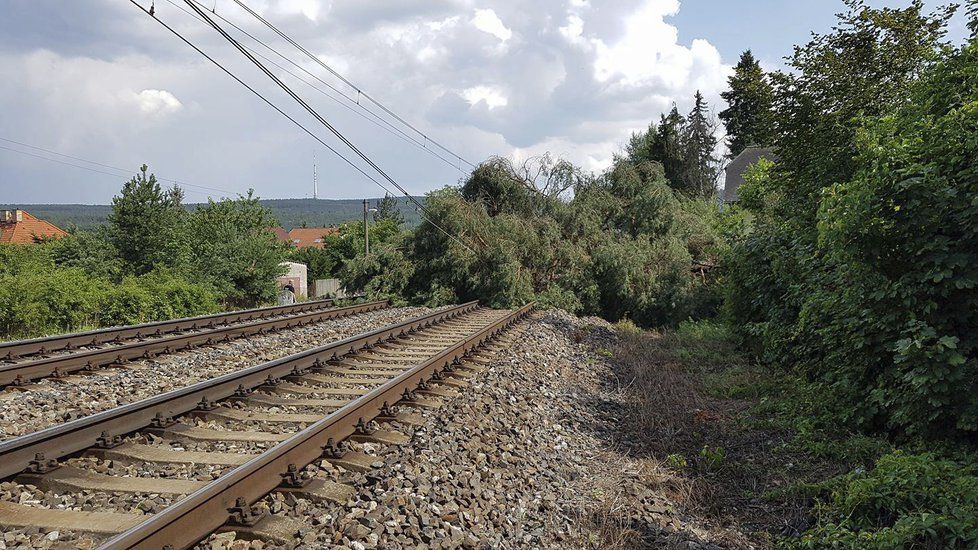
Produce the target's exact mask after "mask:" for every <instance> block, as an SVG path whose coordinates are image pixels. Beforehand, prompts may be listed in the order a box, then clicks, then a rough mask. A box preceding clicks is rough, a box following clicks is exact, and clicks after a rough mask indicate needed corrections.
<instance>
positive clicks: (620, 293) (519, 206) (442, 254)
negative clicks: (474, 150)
mask: <svg viewBox="0 0 978 550" xmlns="http://www.w3.org/2000/svg"><path fill="white" fill-rule="evenodd" d="M700 108H705V107H703V106H700ZM710 155H712V151H711V152H710ZM710 159H712V156H711V157H710ZM708 160H709V159H708ZM714 175H715V174H714ZM711 177H712V176H711ZM709 188H710V190H711V193H712V192H713V191H715V181H713V182H712V183H710V187H709ZM688 191H689V193H688V194H687V193H685V192H683V191H682V190H677V189H673V187H672V186H671V185H670V181H669V180H668V179H667V178H666V176H665V172H664V170H663V168H662V164H661V163H659V162H656V161H654V160H653V159H651V158H647V157H645V156H636V155H626V156H623V157H621V158H619V159H618V160H617V161H616V162H615V164H614V166H613V167H612V168H611V169H609V170H608V171H606V172H605V173H603V174H600V175H597V176H595V175H592V174H586V173H584V172H582V171H581V170H579V169H577V168H576V167H574V166H572V165H570V164H568V163H566V162H562V161H555V160H552V159H550V158H546V157H545V158H543V159H537V160H536V161H535V162H533V163H528V164H526V165H524V166H520V167H517V166H514V165H513V164H512V163H510V162H509V161H507V160H505V159H494V160H491V161H489V162H486V163H483V164H482V165H481V166H479V167H478V168H477V169H476V170H475V171H474V172H473V174H472V176H471V177H470V178H468V179H467V180H466V181H465V182H464V184H463V185H462V186H461V188H459V189H455V188H446V189H442V190H439V191H436V192H432V193H430V194H429V195H428V196H427V198H426V207H427V210H428V213H429V216H430V219H431V222H433V223H425V224H422V225H421V226H420V227H418V228H417V229H416V230H415V231H414V232H412V233H410V234H408V235H405V236H404V238H403V239H400V240H395V241H390V242H388V243H385V244H383V245H381V246H379V247H375V249H374V250H375V252H376V253H375V254H373V255H372V256H371V257H369V258H364V257H362V256H358V257H356V258H353V259H350V260H348V261H347V262H346V263H345V264H344V268H343V270H342V271H341V274H342V276H343V277H344V280H345V281H346V282H347V284H348V285H349V286H350V287H352V288H366V289H367V290H368V291H371V292H373V293H375V294H379V295H383V296H388V297H390V296H393V297H395V298H399V299H407V300H412V301H417V302H423V303H427V304H431V305H438V304H443V303H450V302H459V301H468V300H475V299H478V300H482V301H483V302H485V303H487V304H489V305H491V306H496V307H512V306H516V305H519V304H523V303H526V302H528V301H534V300H535V301H537V302H539V303H541V304H542V305H543V306H546V307H560V308H563V309H566V310H568V311H573V312H576V313H582V314H597V315H601V316H604V317H606V318H608V319H611V320H618V319H623V318H629V319H632V320H634V321H635V322H637V323H640V324H642V325H644V326H652V325H670V324H676V323H678V322H680V321H682V320H684V319H687V318H691V317H692V318H698V317H703V316H707V315H711V314H713V313H715V311H716V309H717V307H718V305H719V302H720V293H719V290H718V287H717V281H716V278H715V277H714V276H713V275H712V274H711V273H710V272H709V269H710V268H711V267H712V266H714V265H716V263H717V261H718V258H719V257H720V255H721V254H722V253H723V250H725V248H726V247H727V246H728V244H727V243H728V240H729V239H730V238H731V236H732V234H733V233H736V232H738V231H741V230H743V226H742V224H741V223H740V221H741V220H740V219H739V218H738V217H737V214H733V215H730V214H728V213H725V212H722V211H721V210H720V209H719V207H718V205H717V203H716V201H715V200H714V199H713V198H712V197H713V195H712V194H710V197H711V198H701V195H703V194H706V192H705V191H704V190H703V189H702V188H695V189H689V190H688ZM378 225H379V224H378ZM456 235H457V236H459V238H456V237H455V236H456ZM381 275H382V277H378V276H381ZM371 285H373V286H371Z"/></svg>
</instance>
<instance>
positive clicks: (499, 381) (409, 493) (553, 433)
mask: <svg viewBox="0 0 978 550" xmlns="http://www.w3.org/2000/svg"><path fill="white" fill-rule="evenodd" d="M517 330H519V331H521V333H519V335H518V336H517V337H516V338H515V339H514V341H513V344H512V345H511V347H510V348H509V349H505V350H501V351H499V352H497V353H496V355H495V358H494V360H493V361H492V364H491V365H490V366H489V368H487V369H486V370H485V371H483V372H482V373H480V374H478V375H476V376H475V377H473V378H471V379H470V383H471V385H470V386H469V387H467V388H465V389H464V390H462V391H461V392H460V394H459V396H458V397H455V398H453V399H450V400H448V401H447V402H446V404H445V406H443V407H442V408H441V409H438V410H415V411H413V412H415V413H417V414H420V415H421V416H422V417H423V418H424V419H425V422H424V424H423V425H422V426H420V427H416V428H412V427H410V426H402V425H396V426H393V427H394V428H395V429H397V430H399V431H402V432H404V433H409V434H411V436H412V437H411V441H410V443H408V444H407V445H404V446H400V447H398V446H390V445H379V444H352V445H351V448H352V449H354V450H358V451H361V452H365V453H367V454H371V455H375V456H376V457H377V460H376V462H375V463H374V466H375V470H374V471H372V472H369V473H367V474H363V473H355V472H349V471H345V470H343V469H342V468H338V467H335V466H332V465H330V464H329V463H328V462H325V461H323V462H321V463H320V464H319V465H318V467H315V468H313V470H315V471H314V475H316V476H317V477H320V478H323V479H327V480H330V481H336V482H344V483H348V484H351V485H353V486H354V488H355V490H356V492H355V494H354V496H353V497H352V498H351V499H350V500H349V501H347V502H346V503H344V504H343V505H336V504H331V503H320V502H312V501H307V500H304V499H302V498H296V497H295V496H293V495H284V496H283V495H281V494H273V495H271V496H269V497H268V498H266V499H265V501H264V504H263V505H264V506H267V507H268V508H269V509H270V511H271V512H272V513H275V514H281V515H284V516H289V517H291V518H293V519H295V520H297V521H300V522H302V523H303V524H304V526H305V527H304V528H302V529H300V530H299V532H298V533H297V535H296V539H295V541H294V544H299V545H300V546H301V547H333V548H352V549H357V550H363V549H368V548H637V547H639V548H640V547H653V548H662V547H665V548H691V549H696V548H717V547H731V546H733V547H736V546H739V544H738V543H737V542H736V539H737V537H736V534H733V535H731V534H730V533H726V532H723V531H716V530H712V529H710V528H708V527H707V526H703V525H700V524H698V523H697V521H695V520H693V519H692V518H688V517H685V516H684V515H683V514H681V513H680V512H679V511H678V510H679V509H680V504H681V501H682V498H683V496H684V495H683V486H682V483H681V482H680V481H679V479H678V478H677V477H676V476H675V475H674V474H672V473H671V472H670V471H669V470H668V469H667V468H664V467H662V466H661V465H660V464H659V463H658V462H655V461H651V460H648V459H644V460H642V459H634V458H631V457H629V456H627V455H625V454H624V453H622V452H621V451H620V450H619V449H616V448H615V446H614V444H612V443H609V441H613V438H610V437H606V435H607V434H608V433H609V432H610V431H613V430H614V428H615V426H614V424H615V418H613V417H609V416H608V415H607V414H606V412H607V410H609V409H608V408H605V407H603V406H602V404H603V403H607V402H609V401H613V400H615V399H616V395H615V392H616V389H615V383H614V381H613V375H612V374H611V370H610V368H609V367H608V365H607V364H606V363H605V361H606V359H607V357H606V355H607V354H606V352H605V350H606V349H607V348H609V347H610V346H611V342H612V339H613V338H614V335H613V333H612V332H611V331H610V330H608V324H607V323H606V322H604V321H601V320H597V319H587V320H581V319H578V318H576V317H573V316H571V315H566V314H563V313H560V312H551V313H545V314H537V315H536V316H535V319H534V320H533V321H530V322H528V323H526V324H525V325H523V326H522V327H520V328H518V329H517ZM609 380H610V381H611V383H609ZM386 427H387V428H390V427H391V426H386ZM245 544H247V543H246V542H245V541H243V540H235V538H234V536H233V535H231V534H228V533H226V534H223V535H221V537H220V538H211V539H208V540H207V541H204V542H203V543H202V544H201V545H200V548H208V549H220V548H246V546H244V545H245ZM273 546H274V545H273Z"/></svg>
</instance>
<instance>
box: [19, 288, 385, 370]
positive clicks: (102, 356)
mask: <svg viewBox="0 0 978 550" xmlns="http://www.w3.org/2000/svg"><path fill="white" fill-rule="evenodd" d="M385 307H387V302H368V303H364V304H356V305H352V306H347V307H342V308H334V309H319V310H314V311H311V312H309V313H299V314H297V315H291V316H288V317H276V318H274V319H265V320H258V321H252V322H248V323H243V324H236V325H230V326H225V327H219V328H215V329H209V330H203V331H199V332H191V333H187V334H177V335H172V336H165V337H162V338H154V339H151V340H136V341H132V342H129V343H124V344H122V345H119V346H110V347H106V348H101V349H94V350H87V351H79V352H76V353H67V354H64V355H57V356H54V357H44V358H41V359H33V360H27V361H21V362H18V363H13V364H7V365H0V386H6V385H15V386H16V385H22V384H26V383H28V382H30V381H31V380H35V379H38V378H45V377H48V376H55V377H57V376H62V375H65V374H70V373H72V372H77V371H83V370H92V369H95V368H98V367H102V366H105V365H109V364H115V363H123V362H125V361H131V360H133V359H139V358H149V357H153V356H155V355H160V354H165V353H173V352H174V351H177V350H180V349H187V348H191V347H194V346H198V345H210V344H214V343H217V342H220V341H225V342H226V341H230V340H233V339H235V338H241V337H243V336H251V335H254V334H263V333H265V332H269V331H274V330H281V329H284V328H292V327H296V326H302V325H308V324H311V323H318V322H320V321H325V320H327V319H335V318H337V317H346V316H349V315H355V314H358V313H364V312H368V311H375V310H378V309H383V308H385Z"/></svg>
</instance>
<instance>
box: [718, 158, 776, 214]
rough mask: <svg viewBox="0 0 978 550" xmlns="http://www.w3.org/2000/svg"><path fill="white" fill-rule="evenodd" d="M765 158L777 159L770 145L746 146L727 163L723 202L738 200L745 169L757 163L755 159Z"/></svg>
mask: <svg viewBox="0 0 978 550" xmlns="http://www.w3.org/2000/svg"><path fill="white" fill-rule="evenodd" d="M762 158H765V159H767V160H770V161H777V160H778V156H777V155H776V154H775V153H774V149H772V148H771V147H748V148H746V149H744V150H743V151H741V153H740V154H739V155H737V157H736V158H734V159H733V160H732V161H730V164H728V165H727V168H726V171H727V179H726V181H725V182H724V185H723V202H737V201H738V200H740V194H739V193H738V190H739V189H740V184H742V183H744V174H745V173H747V169H748V168H750V167H751V166H753V165H755V164H757V161H759V160H761V159H762Z"/></svg>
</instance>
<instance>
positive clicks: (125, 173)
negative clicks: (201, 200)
mask: <svg viewBox="0 0 978 550" xmlns="http://www.w3.org/2000/svg"><path fill="white" fill-rule="evenodd" d="M0 141H5V142H7V143H13V144H16V145H20V146H21V147H27V148H30V149H34V150H37V151H42V152H44V153H47V154H49V155H57V156H59V157H64V158H67V159H72V160H76V161H79V162H84V163H87V164H92V165H95V166H101V167H102V168H108V169H110V170H118V171H119V172H122V174H113V173H109V172H106V171H104V170H98V169H96V168H92V167H90V166H81V165H78V164H74V163H71V162H66V161H63V160H58V159H53V158H49V157H45V156H43V155H38V154H36V153H31V152H30V151H21V150H19V149H14V148H11V147H6V146H3V145H0V149H4V150H7V151H12V152H14V153H19V154H21V155H27V156H31V157H34V158H38V159H41V160H46V161H49V162H56V163H58V164H63V165H65V166H72V167H74V168H80V169H82V170H88V171H90V172H95V173H98V174H105V175H107V176H114V177H119V178H124V177H127V176H131V175H132V173H133V172H132V171H131V170H127V169H125V168H119V167H118V166H112V165H110V164H104V163H101V162H96V161H94V160H88V159H84V158H81V157H75V156H72V155H66V154H64V153H59V152H57V151H52V150H50V149H45V148H43V147H38V146H36V145H30V144H27V143H23V142H20V141H15V140H12V139H7V138H4V137H0ZM156 179H157V180H158V181H163V182H168V183H174V184H176V185H179V186H181V187H196V188H199V189H206V190H209V191H217V192H220V193H224V194H225V195H223V196H228V197H230V196H233V195H236V194H237V193H234V192H232V191H228V190H226V189H218V188H216V187H207V186H205V185H196V184H193V183H187V182H185V181H180V180H175V179H172V178H156ZM187 191H190V192H192V193H200V194H201V195H208V193H203V192H201V191H195V190H194V189H187Z"/></svg>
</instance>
